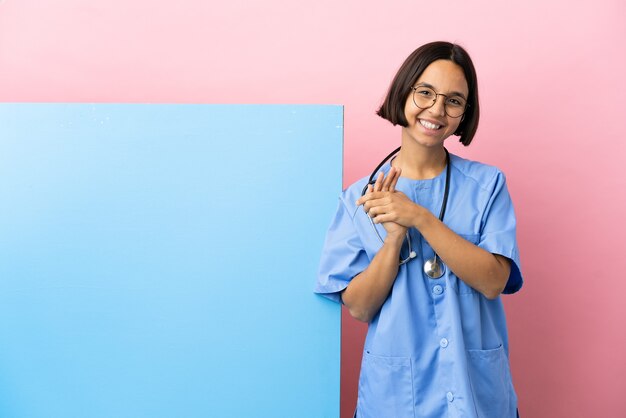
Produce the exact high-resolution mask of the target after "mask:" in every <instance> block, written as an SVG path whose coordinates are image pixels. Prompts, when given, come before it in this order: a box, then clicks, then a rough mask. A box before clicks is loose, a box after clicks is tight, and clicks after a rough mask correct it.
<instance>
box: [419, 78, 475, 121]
mask: <svg viewBox="0 0 626 418" xmlns="http://www.w3.org/2000/svg"><path fill="white" fill-rule="evenodd" d="M411 89H412V90H413V103H415V106H417V107H419V108H420V109H428V108H431V107H433V106H434V104H435V103H436V102H437V97H438V96H443V97H445V101H444V102H443V105H444V109H445V112H446V115H448V116H450V117H451V118H458V117H461V116H462V115H463V113H465V111H466V110H467V108H468V107H469V105H468V104H467V100H465V99H464V98H463V97H461V96H458V95H450V96H449V95H447V94H441V93H437V92H436V91H435V90H433V89H431V88H430V87H426V86H417V87H411Z"/></svg>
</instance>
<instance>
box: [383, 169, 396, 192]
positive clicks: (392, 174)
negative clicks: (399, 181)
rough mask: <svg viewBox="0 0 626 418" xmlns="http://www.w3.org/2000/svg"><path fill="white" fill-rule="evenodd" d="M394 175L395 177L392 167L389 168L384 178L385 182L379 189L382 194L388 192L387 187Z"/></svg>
mask: <svg viewBox="0 0 626 418" xmlns="http://www.w3.org/2000/svg"><path fill="white" fill-rule="evenodd" d="M394 175H395V169H394V168H393V167H391V168H390V169H389V172H388V173H387V177H385V181H384V182H383V185H382V187H381V190H382V191H383V192H388V191H389V185H390V184H391V182H392V181H393V176H394Z"/></svg>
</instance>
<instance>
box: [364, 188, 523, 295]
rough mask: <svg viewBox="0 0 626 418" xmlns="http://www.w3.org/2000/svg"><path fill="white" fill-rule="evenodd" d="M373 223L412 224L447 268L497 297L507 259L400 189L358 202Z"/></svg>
mask: <svg viewBox="0 0 626 418" xmlns="http://www.w3.org/2000/svg"><path fill="white" fill-rule="evenodd" d="M357 204H363V205H364V209H365V210H366V211H368V213H369V214H370V216H372V218H373V219H374V222H375V223H379V222H395V223H398V224H400V225H403V226H406V227H415V228H417V229H418V230H419V231H420V233H421V234H422V235H423V236H424V238H425V239H426V241H428V243H429V244H430V246H431V247H432V248H433V250H434V251H435V252H436V253H437V254H438V255H439V257H440V258H441V260H442V261H443V262H444V263H445V264H446V265H447V266H448V268H449V269H450V270H451V271H452V272H453V273H454V274H455V275H456V276H457V277H458V278H459V279H461V280H463V281H464V282H465V283H467V284H468V285H469V286H471V287H472V288H474V289H475V290H477V291H478V292H480V293H482V294H483V295H484V296H485V297H487V298H489V299H494V298H496V297H498V295H499V294H500V293H502V290H503V289H504V287H505V286H506V283H507V279H508V277H509V274H510V269H511V264H510V261H509V260H508V259H507V258H506V257H503V256H501V255H497V254H492V253H490V252H488V251H486V250H484V249H482V248H480V247H478V246H476V245H474V244H472V243H471V242H469V241H466V240H465V239H463V238H461V237H460V236H459V235H457V234H456V233H455V232H454V231H452V230H451V229H449V228H448V227H447V226H446V225H445V224H444V223H443V222H441V221H440V220H439V219H438V218H436V217H435V216H434V215H433V214H432V213H430V212H429V211H428V210H427V209H425V208H424V207H422V206H420V205H418V204H416V203H414V202H412V201H411V200H410V199H409V198H408V197H406V195H404V194H403V193H401V192H395V191H394V192H384V191H379V192H374V193H370V194H367V195H365V196H363V197H362V198H361V199H359V200H358V201H357Z"/></svg>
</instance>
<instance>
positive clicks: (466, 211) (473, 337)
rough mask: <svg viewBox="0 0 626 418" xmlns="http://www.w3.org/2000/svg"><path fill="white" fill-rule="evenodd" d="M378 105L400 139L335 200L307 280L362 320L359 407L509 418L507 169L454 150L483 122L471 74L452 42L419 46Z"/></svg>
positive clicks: (514, 276)
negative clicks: (454, 140)
mask: <svg viewBox="0 0 626 418" xmlns="http://www.w3.org/2000/svg"><path fill="white" fill-rule="evenodd" d="M378 115H379V116H381V117H383V118H385V119H387V120H389V121H390V122H391V123H392V124H393V125H400V126H401V127H402V135H401V147H400V149H399V152H397V154H396V155H395V157H394V158H392V159H391V160H390V161H389V162H385V163H384V164H383V165H382V166H381V167H377V168H376V170H375V172H374V173H372V176H371V177H370V178H369V179H368V178H363V179H361V180H359V181H357V182H356V183H355V184H353V185H351V186H350V187H348V189H346V190H345V191H344V192H343V194H342V195H341V197H340V199H339V207H338V209H337V213H336V215H335V218H334V220H333V221H332V223H331V226H330V228H329V231H328V234H327V238H326V242H325V246H324V250H323V252H322V259H321V263H320V269H319V276H318V282H317V287H316V292H317V293H320V294H323V295H324V296H326V297H328V298H330V299H332V300H335V301H338V302H342V303H343V304H345V306H346V307H347V308H348V310H349V312H350V314H351V315H352V316H353V317H355V318H356V319H358V320H361V321H365V322H367V323H368V324H369V326H368V333H367V338H366V341H365V347H364V352H363V360H362V363H361V376H360V380H359V393H358V402H357V411H356V412H355V416H358V418H409V417H410V418H434V417H463V418H514V417H516V416H517V397H516V394H515V391H514V389H513V384H512V379H511V374H510V370H509V361H508V338H507V330H506V323H505V316H504V310H503V306H502V301H501V299H500V297H499V296H500V294H501V293H514V292H516V291H518V290H519V289H520V288H521V286H522V276H521V273H520V268H519V266H520V263H519V254H518V248H517V242H516V236H515V225H516V222H515V215H514V212H513V206H512V203H511V198H510V196H509V193H508V190H507V187H506V183H505V178H504V175H503V174H502V172H501V171H500V170H498V169H497V168H495V167H492V166H488V165H485V164H481V163H478V162H473V161H469V160H465V159H463V158H460V157H458V156H456V155H450V154H449V153H448V151H447V150H446V149H445V148H444V142H445V140H446V139H447V138H448V137H450V136H452V135H454V136H458V137H459V140H460V141H461V142H462V143H463V144H464V145H469V144H470V142H471V141H472V139H473V137H474V133H475V132H476V129H477V127H478V119H479V104H478V90H477V82H476V73H475V70H474V65H473V64H472V61H471V59H470V57H469V55H468V54H467V52H466V51H465V50H464V49H463V48H461V47H460V46H458V45H454V44H451V43H448V42H433V43H429V44H426V45H423V46H421V47H420V48H418V49H417V50H415V51H414V52H413V53H412V54H411V55H410V56H409V57H408V58H407V59H406V61H405V62H404V64H402V66H401V67H400V69H399V70H398V73H397V74H396V76H395V78H394V80H393V82H392V84H391V86H390V88H389V91H388V93H387V97H386V98H385V101H384V103H383V105H382V106H381V107H380V109H379V110H378Z"/></svg>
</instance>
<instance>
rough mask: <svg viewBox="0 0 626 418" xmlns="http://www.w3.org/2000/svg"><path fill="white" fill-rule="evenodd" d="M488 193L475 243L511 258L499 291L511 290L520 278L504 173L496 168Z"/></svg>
mask: <svg viewBox="0 0 626 418" xmlns="http://www.w3.org/2000/svg"><path fill="white" fill-rule="evenodd" d="M490 188H491V195H490V197H489V201H488V202H487V206H486V208H485V212H484V214H483V217H482V223H481V233H480V242H479V244H478V246H479V247H481V248H483V249H485V250H487V251H489V252H490V253H493V254H500V255H503V256H504V257H507V258H508V259H509V260H511V273H510V275H509V279H508V281H507V284H506V286H505V288H504V291H503V292H502V293H515V292H517V291H518V290H520V288H521V287H522V284H523V282H524V280H523V278H522V274H521V270H520V258H519V249H518V247H517V238H516V232H515V231H516V220H515V212H514V210H513V202H512V201H511V196H510V195H509V191H508V189H507V187H506V178H505V177H504V174H503V173H501V172H498V173H497V174H496V176H495V179H494V181H493V182H492V184H491V186H490Z"/></svg>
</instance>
